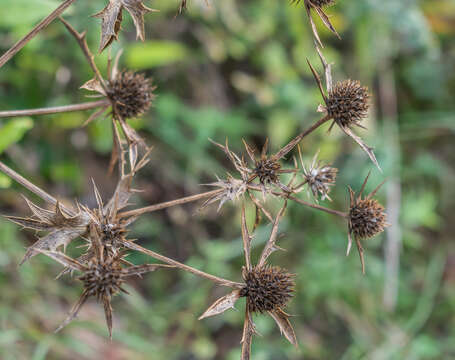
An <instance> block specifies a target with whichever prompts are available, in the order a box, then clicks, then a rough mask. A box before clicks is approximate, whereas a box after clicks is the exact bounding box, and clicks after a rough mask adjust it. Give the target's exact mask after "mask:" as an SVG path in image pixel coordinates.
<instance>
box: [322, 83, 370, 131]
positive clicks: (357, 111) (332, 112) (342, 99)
mask: <svg viewBox="0 0 455 360" xmlns="http://www.w3.org/2000/svg"><path fill="white" fill-rule="evenodd" d="M369 97H370V95H369V94H368V89H367V88H366V87H364V86H362V85H361V84H360V82H359V81H356V80H344V81H340V82H338V83H336V84H335V86H334V87H333V88H332V89H331V90H330V91H329V94H328V97H327V101H326V106H327V113H328V115H329V116H331V117H332V118H333V119H334V120H335V121H336V123H337V124H338V125H340V126H342V127H351V126H352V125H358V124H359V122H360V121H361V120H362V119H364V118H365V117H366V116H367V115H368V109H369V107H370V104H369V101H368V100H369Z"/></svg>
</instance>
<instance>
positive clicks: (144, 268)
mask: <svg viewBox="0 0 455 360" xmlns="http://www.w3.org/2000/svg"><path fill="white" fill-rule="evenodd" d="M174 267H175V266H172V265H166V264H144V265H134V266H130V267H128V268H126V269H124V274H125V276H132V275H140V274H145V273H148V272H152V271H155V270H158V269H161V268H174Z"/></svg>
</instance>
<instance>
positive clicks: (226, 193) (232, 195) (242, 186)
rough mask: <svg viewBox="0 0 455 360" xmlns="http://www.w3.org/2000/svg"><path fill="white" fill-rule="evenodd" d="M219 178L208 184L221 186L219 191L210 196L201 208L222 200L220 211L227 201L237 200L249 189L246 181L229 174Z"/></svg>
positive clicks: (219, 206)
mask: <svg viewBox="0 0 455 360" xmlns="http://www.w3.org/2000/svg"><path fill="white" fill-rule="evenodd" d="M217 180H218V181H216V182H213V183H211V184H207V185H209V186H214V187H217V188H219V192H217V193H215V194H214V195H212V196H210V197H209V198H208V199H207V200H206V201H205V202H204V203H203V204H202V206H201V208H204V207H206V206H208V205H210V204H213V203H215V202H217V201H219V202H220V204H219V205H218V211H219V210H220V209H221V207H222V206H223V205H224V203H225V202H227V201H234V200H237V199H238V198H239V197H240V196H242V195H243V194H244V193H245V191H246V190H247V183H246V182H245V181H243V180H239V179H236V178H234V177H232V176H231V175H229V174H228V176H227V178H226V179H219V178H217Z"/></svg>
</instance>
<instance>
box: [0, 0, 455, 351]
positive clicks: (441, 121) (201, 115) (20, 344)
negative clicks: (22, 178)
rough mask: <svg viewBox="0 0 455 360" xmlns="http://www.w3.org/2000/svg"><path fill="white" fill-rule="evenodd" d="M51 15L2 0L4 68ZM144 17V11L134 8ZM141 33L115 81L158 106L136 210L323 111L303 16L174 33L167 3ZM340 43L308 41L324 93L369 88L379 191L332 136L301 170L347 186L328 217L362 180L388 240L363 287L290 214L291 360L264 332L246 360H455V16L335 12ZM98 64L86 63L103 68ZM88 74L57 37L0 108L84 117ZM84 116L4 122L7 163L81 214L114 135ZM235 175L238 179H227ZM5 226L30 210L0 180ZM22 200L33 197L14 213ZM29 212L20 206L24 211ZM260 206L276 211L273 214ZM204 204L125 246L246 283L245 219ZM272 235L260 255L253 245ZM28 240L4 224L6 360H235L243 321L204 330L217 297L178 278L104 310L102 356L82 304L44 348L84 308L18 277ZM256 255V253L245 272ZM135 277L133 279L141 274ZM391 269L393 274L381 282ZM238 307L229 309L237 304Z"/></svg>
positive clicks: (312, 225) (212, 13)
mask: <svg viewBox="0 0 455 360" xmlns="http://www.w3.org/2000/svg"><path fill="white" fill-rule="evenodd" d="M58 3H59V2H58V1H56V0H33V1H27V0H15V1H13V2H12V1H8V0H0V13H1V14H5V15H6V16H2V19H1V21H0V51H1V52H4V51H5V50H7V48H8V47H9V46H10V45H11V44H13V43H14V42H15V40H17V39H18V38H19V37H20V36H22V35H23V34H25V33H26V32H27V31H28V30H29V29H30V28H31V26H32V25H33V24H34V23H36V22H37V21H38V20H39V19H41V18H42V17H43V16H45V15H46V14H47V13H49V12H50V11H51V10H52V9H53V8H55V7H56V5H57V4H58ZM104 3H105V2H104V1H86V0H80V1H78V2H76V4H75V5H73V6H72V7H71V9H70V11H68V12H67V13H66V15H65V16H66V18H67V19H68V20H70V21H71V22H72V23H73V24H74V25H75V27H76V28H77V29H78V30H79V31H82V30H83V29H87V30H88V36H89V45H90V46H91V48H92V49H93V50H95V49H96V48H97V46H98V41H99V21H98V19H95V18H92V17H89V15H92V14H94V13H95V12H97V11H99V10H100V9H101V8H102V7H103V6H104ZM147 5H150V4H147ZM151 5H152V7H154V8H157V9H160V12H159V13H153V14H149V15H147V16H146V34H147V41H146V42H144V43H138V42H136V41H134V37H135V33H134V26H133V24H132V22H131V19H130V18H129V16H125V20H126V22H125V23H124V24H123V27H124V31H123V32H122V33H121V35H120V42H119V43H116V44H114V46H113V53H115V52H116V51H117V50H118V49H119V48H121V47H122V48H124V50H125V52H124V55H123V56H122V59H121V62H122V64H123V66H126V67H129V68H132V69H136V70H141V71H144V72H146V73H147V74H149V75H151V76H153V78H154V81H155V83H156V85H157V86H158V88H157V94H158V97H157V99H156V102H155V105H154V108H153V109H152V110H151V111H150V112H149V114H148V115H147V116H145V117H143V118H142V119H139V120H136V121H134V126H135V128H137V129H139V131H140V132H141V133H142V134H143V136H144V138H146V139H147V140H148V142H149V143H150V144H153V145H154V151H153V156H152V159H151V163H150V165H149V166H147V167H146V169H145V170H144V171H143V172H142V174H141V175H140V176H139V177H138V179H137V187H139V188H140V189H142V190H144V191H143V193H141V194H140V197H137V198H136V199H135V200H136V203H137V204H142V205H145V204H150V203H155V202H160V201H166V200H171V199H174V198H177V197H180V196H183V195H187V194H193V193H196V192H199V191H201V189H204V188H203V187H201V186H200V185H199V184H203V183H207V182H210V181H213V179H214V175H215V174H218V175H223V174H224V173H225V167H228V166H229V165H228V163H227V161H226V160H225V158H224V155H223V154H222V153H221V152H220V151H218V150H217V149H215V147H214V146H213V145H211V144H210V143H209V142H208V140H207V139H208V138H212V139H214V140H216V141H219V142H223V141H224V139H225V138H226V137H228V138H229V139H230V143H231V147H232V149H233V150H237V151H238V150H240V147H241V138H242V137H244V138H246V139H249V140H250V141H251V142H254V143H255V144H256V145H257V146H260V145H261V144H262V143H263V141H264V140H265V138H266V137H267V136H268V137H269V138H270V142H271V146H272V147H273V149H277V148H278V147H279V146H281V145H283V144H284V143H286V142H287V140H289V139H290V138H291V136H292V135H294V134H296V133H297V131H298V130H299V129H301V128H303V127H306V126H307V125H309V124H311V123H312V122H314V121H315V120H316V119H318V114H317V113H316V111H315V110H316V107H317V104H318V103H319V102H320V101H321V98H320V95H319V92H318V90H317V88H316V86H315V83H314V81H313V79H312V76H311V74H310V73H309V69H308V66H307V65H306V58H307V57H308V58H309V59H310V60H311V61H312V62H313V63H314V64H318V61H317V58H316V55H315V51H314V48H313V45H312V41H311V34H310V29H309V25H308V22H307V19H306V14H305V11H304V8H303V6H297V5H290V4H289V2H288V1H285V0H282V1H277V0H248V1H247V0H243V1H240V0H222V1H218V0H211V1H210V4H209V6H206V4H205V1H203V0H192V1H191V2H190V3H189V5H190V6H189V11H188V13H186V14H184V15H180V16H177V17H175V14H176V9H177V6H178V1H177V0H172V1H170V0H155V1H153V3H152V4H151ZM329 13H330V14H332V15H333V16H332V19H333V23H334V25H335V27H336V28H337V29H338V31H339V32H340V34H341V35H342V37H343V41H339V40H337V39H336V38H334V37H333V36H332V35H331V34H329V33H328V32H327V31H326V30H325V29H324V28H323V27H322V25H321V24H320V23H319V22H318V26H319V29H320V35H321V36H322V37H323V42H324V43H325V44H326V53H325V54H326V57H327V58H328V60H329V61H333V62H334V63H335V65H334V68H333V72H334V76H335V79H336V80H341V79H344V78H348V77H350V78H353V79H358V80H361V82H362V83H363V84H367V85H368V86H369V87H370V89H371V91H372V93H373V94H374V99H373V103H374V106H373V110H372V111H371V114H370V118H369V120H368V129H369V130H368V131H364V132H363V133H362V134H363V136H364V138H365V139H366V140H367V143H368V144H371V145H374V146H375V148H376V154H377V157H378V160H379V163H380V164H381V165H382V167H383V169H384V174H381V173H379V172H378V171H377V170H376V169H374V167H373V165H372V164H371V162H370V161H369V160H368V159H367V156H366V155H365V154H364V153H363V152H362V151H361V150H360V149H359V148H358V147H357V146H356V145H355V144H354V143H353V142H352V141H351V140H350V139H348V138H346V137H345V136H343V135H342V134H341V132H340V131H339V130H338V129H334V130H333V131H332V133H331V134H330V135H329V134H327V133H326V132H325V130H324V129H320V130H318V131H317V132H316V133H315V134H313V135H312V136H310V137H309V138H307V139H306V140H305V141H304V142H303V143H302V145H303V147H302V150H303V153H304V155H305V158H306V159H307V160H308V161H309V160H310V159H311V158H312V156H313V155H314V153H315V152H316V151H317V150H318V149H320V151H321V152H320V156H321V158H322V159H326V160H329V161H331V162H333V164H334V165H335V166H336V167H338V168H339V169H340V172H339V177H338V181H337V187H336V188H335V189H334V191H333V193H332V195H333V196H332V198H333V199H334V201H333V203H329V204H325V205H327V206H330V207H333V208H336V209H340V210H344V209H346V208H347V202H348V196H347V190H346V185H348V184H349V185H351V186H352V187H353V188H354V189H358V188H359V187H360V184H361V182H362V180H363V178H364V176H365V175H366V174H367V172H368V171H369V170H372V172H373V173H372V180H371V181H370V184H369V188H370V189H372V188H373V187H374V186H376V184H377V183H379V182H381V181H382V180H383V178H384V177H387V178H388V181H387V183H386V185H385V186H384V188H383V190H381V192H380V193H379V196H380V197H381V200H382V203H384V204H385V205H386V207H387V208H388V210H389V212H392V213H391V214H390V215H389V217H390V218H391V221H392V222H393V221H394V220H393V219H394V214H398V222H399V226H397V227H392V230H391V231H388V232H386V233H384V234H383V235H381V236H378V237H376V238H374V239H371V240H369V241H368V244H367V245H366V248H367V251H366V262H367V264H366V265H367V274H366V276H362V275H361V272H360V265H359V263H358V258H357V254H356V253H353V254H351V256H350V257H348V258H346V257H345V256H344V253H345V247H346V243H347V229H346V228H345V224H344V223H343V222H342V221H340V220H339V219H334V218H333V217H331V216H330V215H328V214H325V213H319V212H316V211H313V210H311V209H307V208H303V207H301V206H298V205H296V204H289V207H288V211H287V217H286V218H285V220H284V221H283V222H282V227H281V229H282V230H283V231H284V232H285V234H286V236H285V237H284V238H283V239H282V240H281V245H282V246H283V247H284V248H286V249H289V252H288V253H287V254H286V256H285V257H276V259H277V261H278V262H279V261H280V259H281V260H283V259H286V260H285V262H284V261H282V263H281V265H283V266H285V267H286V268H288V269H289V270H291V271H292V272H295V273H297V274H298V277H297V293H296V296H295V298H294V300H293V301H292V302H291V305H290V307H289V312H290V313H292V314H294V315H295V317H294V318H293V319H292V322H293V324H294V325H295V330H296V334H297V336H298V340H299V342H300V348H299V349H298V350H296V349H294V348H293V347H292V346H291V345H289V344H288V343H287V342H286V340H285V339H284V338H282V337H280V336H279V334H278V330H277V328H276V326H275V325H274V324H273V323H272V320H271V319H270V318H269V317H257V319H256V323H257V325H258V329H259V331H260V333H261V334H262V337H256V338H255V341H254V342H253V350H254V351H253V354H254V359H256V360H272V359H273V360H280V359H302V358H304V357H305V358H306V359H344V360H352V359H378V360H379V359H409V360H411V359H412V360H414V359H450V358H455V330H454V329H455V315H454V314H455V311H454V310H455V251H454V250H455V244H454V239H453V233H454V231H455V225H454V221H453V219H454V218H453V213H454V211H455V196H454V195H455V191H454V188H455V176H454V175H455V168H454V165H455V153H454V151H453V150H454V148H453V143H454V135H455V103H454V96H455V75H454V74H455V72H454V71H453V69H454V67H455V37H454V35H455V3H454V2H453V1H451V0H421V1H417V0H402V1H396V0H381V1H379V0H361V1H348V0H344V1H339V4H337V5H336V6H334V7H332V8H331V9H329ZM106 57H107V51H106V52H105V53H103V54H102V55H101V56H99V57H98V58H97V63H98V65H100V67H101V68H103V66H104V65H105V63H106V61H105V59H106ZM90 78H91V72H90V69H89V67H88V66H87V64H86V62H85V60H84V58H83V55H82V54H81V53H80V51H79V49H78V47H77V44H76V43H75V41H74V39H73V38H72V37H71V36H70V35H69V34H68V33H67V32H66V31H65V29H64V27H63V26H62V24H60V23H59V22H55V23H53V24H51V25H50V26H49V27H48V28H47V30H45V31H44V32H43V33H41V34H40V35H39V36H38V37H37V38H35V39H34V40H33V41H31V42H30V43H29V44H28V45H27V46H26V47H25V48H24V49H23V50H22V51H21V52H20V53H19V54H18V55H17V56H16V57H15V58H14V59H13V60H12V61H11V62H9V63H8V64H7V65H6V66H5V67H3V68H2V69H1V70H0V109H2V110H7V109H26V108H32V107H45V106H55V105H64V104H70V103H77V102H82V101H86V97H85V96H86V95H87V93H86V92H85V91H83V90H79V89H78V88H79V86H80V85H81V84H83V83H84V82H85V81H87V80H88V79H90ZM88 115H89V114H88V113H83V112H79V113H68V114H60V115H52V116H42V117H34V118H16V119H2V121H1V124H0V152H3V154H2V160H4V161H6V162H8V163H9V164H11V166H12V167H13V168H15V169H18V171H19V172H21V173H22V174H23V175H26V176H27V177H28V178H30V179H32V180H33V181H34V182H36V183H38V184H40V186H42V187H44V188H45V189H47V190H48V191H49V192H50V193H51V194H54V196H56V197H58V198H59V199H63V200H64V199H67V201H70V200H72V199H74V198H75V197H77V198H78V199H80V200H81V201H82V202H84V203H86V204H89V205H93V204H94V201H95V199H94V196H93V193H92V190H91V182H90V178H91V177H93V178H94V180H95V181H96V182H97V184H98V186H99V188H100V189H101V191H102V193H103V195H104V196H105V197H106V198H107V197H108V196H110V194H111V192H112V190H113V186H114V185H115V181H116V179H115V178H114V177H112V178H109V177H107V176H106V169H107V165H108V162H109V154H110V149H111V136H110V134H109V133H110V126H109V121H108V120H98V121H96V122H94V123H93V124H91V125H90V126H89V127H88V128H87V129H81V128H80V125H81V124H82V123H83V121H84V120H85V119H86V118H87V117H88ZM227 170H228V171H230V170H232V169H230V168H227ZM0 186H1V191H0V204H1V205H0V211H1V213H8V214H11V213H13V214H24V213H25V212H26V211H27V209H26V204H25V202H24V201H23V200H22V198H21V197H20V196H19V195H18V194H19V192H25V191H23V189H21V188H20V187H19V186H17V185H16V184H13V183H11V182H10V181H9V179H8V178H6V177H4V176H0ZM27 196H31V195H30V194H27ZM31 197H32V198H33V196H31ZM271 205H272V206H273V204H271ZM196 210H197V205H195V204H192V205H188V206H184V207H175V208H170V209H169V210H167V211H162V212H158V213H153V214H151V215H148V216H144V217H143V218H141V220H140V221H138V223H137V224H136V225H135V227H134V230H133V234H132V235H133V237H136V238H138V239H139V240H138V241H139V242H140V243H141V244H144V245H145V246H147V247H149V248H152V249H156V250H159V251H160V252H162V253H164V254H166V255H168V256H171V257H174V258H176V259H179V260H181V261H185V262H187V263H189V264H191V265H193V266H196V267H199V268H201V269H204V270H205V271H208V272H211V273H214V274H217V275H220V276H223V277H225V278H229V279H233V280H236V281H237V280H239V279H240V273H239V271H238V269H239V267H240V265H241V263H242V258H241V256H240V255H241V246H240V243H241V239H240V227H239V223H240V222H239V208H238V207H235V206H232V205H231V204H228V205H227V206H224V207H223V209H222V210H221V212H220V213H219V214H216V213H215V211H213V210H214V208H213V207H211V208H209V209H208V210H203V211H201V212H197V211H196ZM268 231H269V226H266V225H264V226H262V227H261V228H260V229H259V231H258V234H257V236H256V238H255V240H254V242H253V244H256V245H258V244H261V243H262V242H263V241H265V239H266V236H267V235H268ZM33 241H34V234H33V233H32V232H19V228H18V227H17V226H15V225H13V224H11V223H7V222H5V221H4V220H1V221H0V358H2V359H5V360H9V359H33V360H38V359H118V360H120V359H179V360H190V359H227V360H235V359H238V358H239V353H240V347H239V341H240V338H241V332H242V331H241V324H242V321H243V320H242V319H243V314H242V312H236V311H229V312H226V313H225V314H224V315H223V316H219V317H215V318H211V319H207V320H204V321H203V322H198V320H197V317H198V316H199V315H200V314H201V313H202V312H203V311H204V310H205V309H206V307H207V306H208V305H209V304H211V303H212V302H213V301H214V300H215V299H216V298H217V297H219V296H220V295H223V294H224V291H225V290H223V289H221V288H216V289H215V288H214V287H213V286H212V284H211V283H209V282H208V281H204V280H202V279H199V278H196V277H194V276H192V275H190V274H184V273H182V272H177V271H174V272H173V271H162V272H157V273H153V274H150V275H147V276H146V277H145V278H144V279H143V280H142V281H141V283H140V285H139V283H137V284H135V283H134V282H132V283H130V284H129V285H128V290H129V291H130V292H131V294H132V295H131V296H119V297H116V298H115V300H114V309H115V314H114V315H115V317H114V322H115V324H114V325H115V326H114V339H113V342H109V341H108V337H107V331H106V328H105V323H104V321H103V316H104V315H103V311H102V308H101V307H100V306H97V304H96V303H95V302H91V303H89V304H87V305H86V306H85V307H84V309H83V310H82V312H81V314H80V316H79V320H77V321H74V322H73V323H72V324H71V325H70V326H68V327H67V328H66V329H65V330H64V331H62V332H61V333H59V334H53V333H52V332H53V330H54V329H55V328H56V327H57V326H58V324H59V323H60V322H61V321H62V320H63V319H64V317H65V314H66V313H67V311H68V310H69V308H70V306H71V304H72V303H73V302H74V301H75V300H76V299H77V297H78V294H79V293H80V288H81V287H80V284H79V283H78V282H75V281H74V280H72V279H70V278H69V277H67V278H65V279H64V280H59V281H58V282H57V281H55V280H54V279H53V277H54V275H57V273H58V272H59V269H60V267H59V265H57V264H56V263H53V262H52V260H50V259H47V258H45V257H43V256H39V257H36V258H33V259H32V260H31V261H30V262H28V263H26V264H25V265H23V266H22V267H20V268H18V263H19V261H20V259H21V257H22V256H23V254H24V247H26V246H28V245H30V244H31V243H32V242H33ZM255 254H256V255H257V252H253V255H255ZM131 260H132V261H133V262H140V261H145V259H144V258H140V257H139V255H136V257H132V259H131ZM396 260H399V272H395V271H394V264H395V263H396ZM239 304H240V305H239V306H238V307H239V308H241V306H243V304H242V303H239Z"/></svg>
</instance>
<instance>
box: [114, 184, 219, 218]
mask: <svg viewBox="0 0 455 360" xmlns="http://www.w3.org/2000/svg"><path fill="white" fill-rule="evenodd" d="M222 191H223V189H216V190H212V191H207V192H205V193H201V194H196V195H191V196H187V197H184V198H181V199H176V200H171V201H167V202H163V203H159V204H155V205H150V206H146V207H143V208H139V209H134V210H130V211H125V212H122V213H120V214H119V216H120V217H128V216H139V215H142V214H145V213H148V212H153V211H157V210H162V209H165V208H168V207H171V206H175V205H181V204H186V203H189V202H192V201H197V200H200V199H204V198H206V197H209V196H213V195H216V194H218V193H220V192H222Z"/></svg>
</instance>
